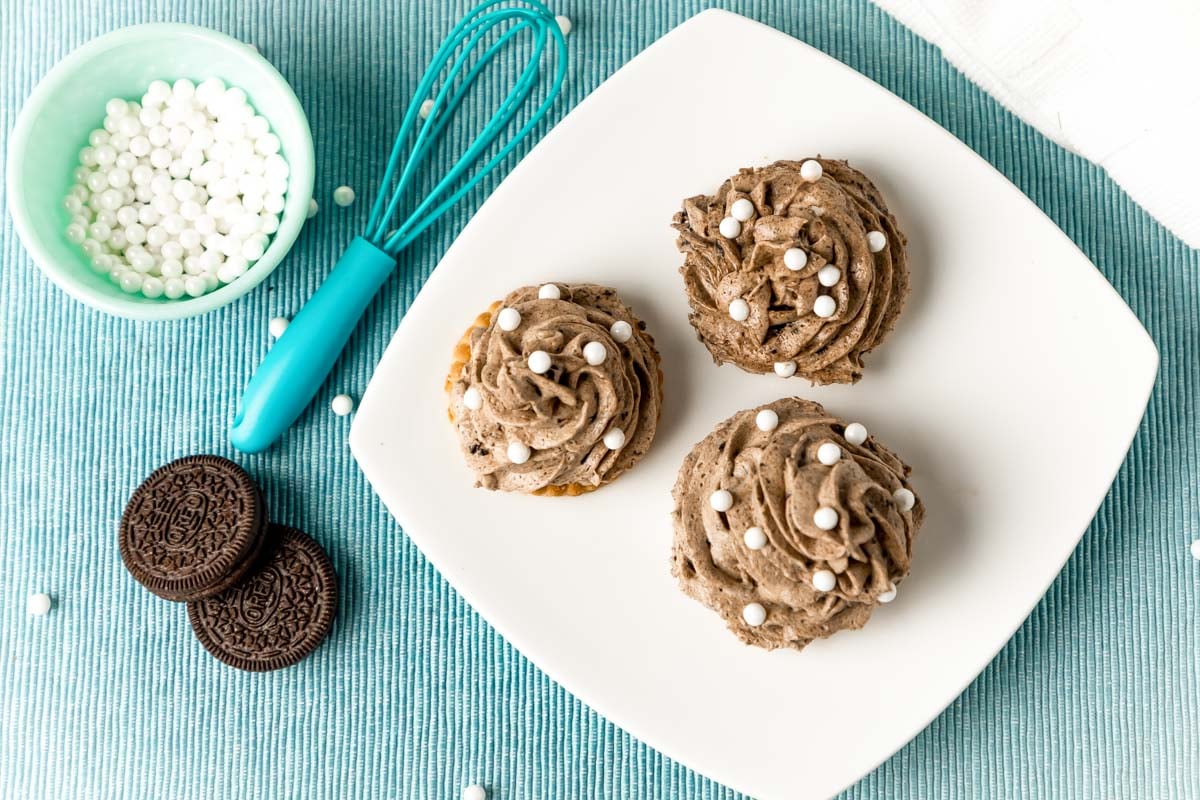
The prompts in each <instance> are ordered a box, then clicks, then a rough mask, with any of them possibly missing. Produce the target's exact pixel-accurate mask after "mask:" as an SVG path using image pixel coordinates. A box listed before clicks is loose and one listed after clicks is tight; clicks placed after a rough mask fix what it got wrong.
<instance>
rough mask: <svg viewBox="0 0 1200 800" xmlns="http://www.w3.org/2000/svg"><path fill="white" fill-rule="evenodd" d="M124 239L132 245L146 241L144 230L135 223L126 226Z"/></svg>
mask: <svg viewBox="0 0 1200 800" xmlns="http://www.w3.org/2000/svg"><path fill="white" fill-rule="evenodd" d="M125 239H126V241H128V242H130V243H132V244H141V243H142V242H144V241H146V228H145V227H144V226H143V225H141V224H140V223H137V222H135V223H133V224H132V225H128V226H126V228H125Z"/></svg>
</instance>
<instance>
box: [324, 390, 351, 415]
mask: <svg viewBox="0 0 1200 800" xmlns="http://www.w3.org/2000/svg"><path fill="white" fill-rule="evenodd" d="M329 407H330V408H332V409H333V413H334V414H337V415H338V416H339V417H344V416H346V415H347V414H349V413H350V412H351V411H353V410H354V398H352V397H351V396H350V395H348V394H339V395H337V396H336V397H334V398H333V402H331V403H330V404H329Z"/></svg>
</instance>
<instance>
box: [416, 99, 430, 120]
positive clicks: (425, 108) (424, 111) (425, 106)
mask: <svg viewBox="0 0 1200 800" xmlns="http://www.w3.org/2000/svg"><path fill="white" fill-rule="evenodd" d="M417 113H418V114H420V115H421V119H429V115H430V114H432V113H433V100H426V101H425V102H424V103H421V108H420V110H418V111H417Z"/></svg>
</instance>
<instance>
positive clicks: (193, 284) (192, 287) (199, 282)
mask: <svg viewBox="0 0 1200 800" xmlns="http://www.w3.org/2000/svg"><path fill="white" fill-rule="evenodd" d="M183 290H184V291H185V292H187V293H188V295H189V296H190V297H199V296H200V295H202V294H204V293H205V292H207V291H208V282H207V281H205V280H204V278H202V277H200V276H199V275H192V276H191V277H190V278H188V279H187V280H185V281H184V282H183Z"/></svg>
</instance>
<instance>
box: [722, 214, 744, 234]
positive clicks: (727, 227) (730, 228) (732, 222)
mask: <svg viewBox="0 0 1200 800" xmlns="http://www.w3.org/2000/svg"><path fill="white" fill-rule="evenodd" d="M719 230H720V231H721V235H722V236H724V237H725V238H726V239H736V238H737V237H738V234H739V233H741V232H742V223H740V222H738V221H737V220H736V219H734V218H733V217H726V218H725V219H723V220H721V225H720V228H719Z"/></svg>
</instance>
